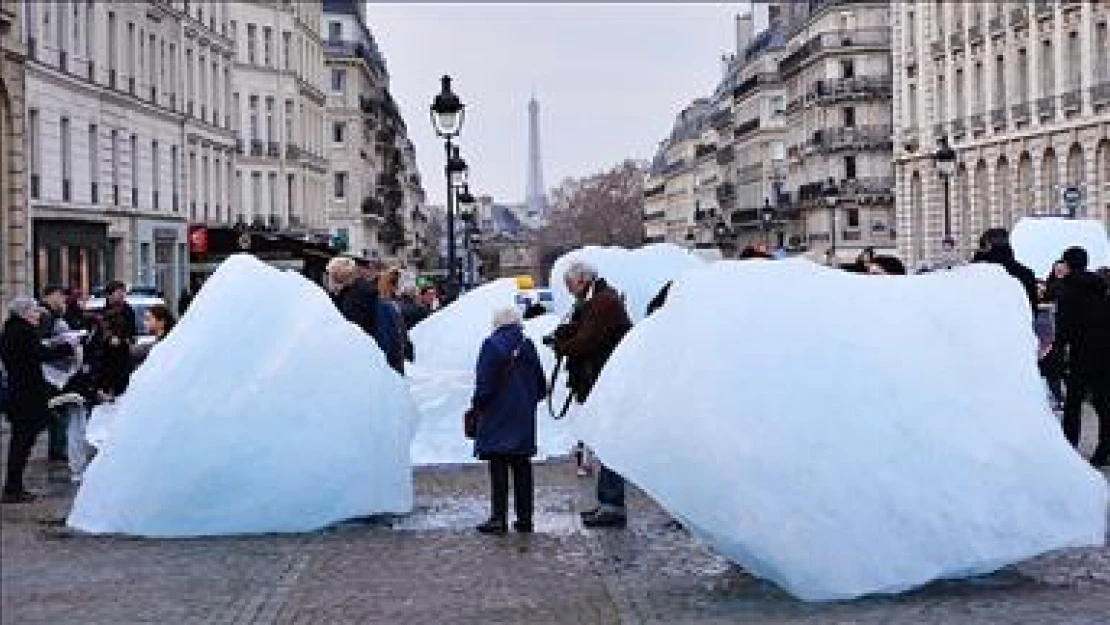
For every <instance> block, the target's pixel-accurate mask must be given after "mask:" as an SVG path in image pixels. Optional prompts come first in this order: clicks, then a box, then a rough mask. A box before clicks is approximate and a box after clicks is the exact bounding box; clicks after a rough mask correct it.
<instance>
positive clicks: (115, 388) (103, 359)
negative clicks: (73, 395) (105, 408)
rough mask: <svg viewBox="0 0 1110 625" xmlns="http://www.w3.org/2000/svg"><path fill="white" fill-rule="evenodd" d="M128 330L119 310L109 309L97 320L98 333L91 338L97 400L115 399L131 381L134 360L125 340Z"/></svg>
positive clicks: (125, 389)
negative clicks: (94, 352)
mask: <svg viewBox="0 0 1110 625" xmlns="http://www.w3.org/2000/svg"><path fill="white" fill-rule="evenodd" d="M130 333H131V328H130V327H129V323H128V321H127V318H126V317H125V316H124V315H123V314H121V313H119V312H109V313H107V314H105V315H104V316H103V317H102V318H101V320H100V326H99V331H98V334H97V335H96V336H95V337H94V339H93V340H94V341H95V342H96V343H97V347H96V355H97V356H96V361H95V362H94V363H93V367H92V374H93V378H94V384H95V389H96V397H97V401H100V402H112V401H115V400H116V398H118V397H119V396H120V395H123V393H124V392H126V391H127V387H128V385H129V384H130V383H131V372H132V370H133V369H134V363H133V361H132V357H131V348H132V344H131V342H129V341H128V336H129V335H130Z"/></svg>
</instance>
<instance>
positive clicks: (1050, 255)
mask: <svg viewBox="0 0 1110 625" xmlns="http://www.w3.org/2000/svg"><path fill="white" fill-rule="evenodd" d="M1010 244H1011V245H1012V246H1013V248H1014V256H1015V257H1016V258H1017V259H1018V260H1019V261H1021V262H1022V263H1023V264H1025V265H1026V266H1028V267H1029V268H1030V269H1032V270H1033V272H1034V273H1035V274H1037V277H1038V278H1041V279H1044V278H1045V277H1047V276H1048V274H1049V272H1051V271H1052V265H1053V264H1054V263H1055V262H1056V261H1058V260H1060V255H1061V254H1063V253H1064V250H1066V249H1068V248H1069V247H1072V246H1079V247H1082V248H1084V249H1086V250H1087V254H1088V255H1089V256H1090V259H1091V263H1090V267H1091V269H1097V268H1099V267H1110V237H1108V236H1107V233H1106V226H1104V225H1103V224H1102V222H1100V221H1097V220H1094V219H1065V218H1063V217H1025V218H1023V219H1022V220H1021V221H1019V222H1018V223H1017V224H1016V225H1015V226H1014V231H1013V232H1012V233H1011V234H1010Z"/></svg>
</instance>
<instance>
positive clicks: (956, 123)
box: [952, 118, 967, 137]
mask: <svg viewBox="0 0 1110 625" xmlns="http://www.w3.org/2000/svg"><path fill="white" fill-rule="evenodd" d="M966 134H967V126H966V125H965V123H964V120H963V119H962V118H956V119H953V120H952V136H953V137H963V136H964V135H966Z"/></svg>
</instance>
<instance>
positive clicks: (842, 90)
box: [807, 75, 894, 103]
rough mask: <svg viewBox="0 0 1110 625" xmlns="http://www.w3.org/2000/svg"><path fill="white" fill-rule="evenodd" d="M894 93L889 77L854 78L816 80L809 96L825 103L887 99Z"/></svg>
mask: <svg viewBox="0 0 1110 625" xmlns="http://www.w3.org/2000/svg"><path fill="white" fill-rule="evenodd" d="M893 91H894V79H893V77H892V76H890V75H885V76H884V75H880V76H854V77H852V78H835V79H831V80H818V81H817V82H815V83H813V87H812V88H811V89H810V92H809V94H807V95H809V96H811V97H815V98H816V99H817V100H818V101H821V102H825V103H836V102H841V101H845V100H862V99H868V98H883V97H889V96H890V95H891V93H893Z"/></svg>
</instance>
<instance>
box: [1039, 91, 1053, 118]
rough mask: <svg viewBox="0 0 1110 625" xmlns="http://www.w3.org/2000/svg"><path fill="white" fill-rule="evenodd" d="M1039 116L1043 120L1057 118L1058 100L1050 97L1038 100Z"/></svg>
mask: <svg viewBox="0 0 1110 625" xmlns="http://www.w3.org/2000/svg"><path fill="white" fill-rule="evenodd" d="M1037 116H1038V117H1039V118H1041V119H1048V118H1052V117H1055V116H1056V98H1053V97H1052V96H1049V97H1047V98H1038V99H1037Z"/></svg>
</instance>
